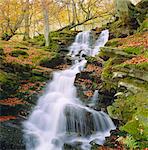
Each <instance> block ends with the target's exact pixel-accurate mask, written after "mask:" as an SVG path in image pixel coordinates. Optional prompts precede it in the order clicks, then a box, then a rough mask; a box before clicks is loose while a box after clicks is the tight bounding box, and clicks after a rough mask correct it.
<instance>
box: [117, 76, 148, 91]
mask: <svg viewBox="0 0 148 150" xmlns="http://www.w3.org/2000/svg"><path fill="white" fill-rule="evenodd" d="M120 81H122V82H125V83H129V84H132V85H133V86H135V87H138V88H140V89H141V90H143V91H145V90H148V82H145V81H142V80H138V79H136V78H132V77H126V78H124V79H121V80H120Z"/></svg>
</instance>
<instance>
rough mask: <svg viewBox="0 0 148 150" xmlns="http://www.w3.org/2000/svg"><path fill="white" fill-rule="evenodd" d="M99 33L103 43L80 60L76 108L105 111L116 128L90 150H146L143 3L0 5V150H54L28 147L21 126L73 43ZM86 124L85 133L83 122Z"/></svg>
mask: <svg viewBox="0 0 148 150" xmlns="http://www.w3.org/2000/svg"><path fill="white" fill-rule="evenodd" d="M104 30H108V31H109V37H108V41H107V43H105V46H103V47H101V48H100V49H99V50H98V54H97V55H95V56H91V55H86V56H85V59H86V61H87V63H86V65H85V67H84V69H83V70H82V71H80V72H78V73H77V74H76V76H75V79H74V83H73V85H74V86H75V88H76V91H77V92H76V93H77V96H76V97H78V98H79V99H80V101H81V102H82V103H83V104H84V106H86V107H88V108H91V109H93V110H95V111H96V112H100V111H103V112H105V113H106V114H108V116H109V117H110V118H111V119H112V121H113V122H114V124H115V126H116V129H114V130H111V131H110V136H107V137H106V138H105V141H104V143H103V144H98V143H96V142H95V140H94V141H91V142H90V143H89V144H90V145H91V148H90V149H91V150H128V149H129V150H136V149H137V150H147V149H148V0H0V149H1V150H55V149H53V148H49V149H47V148H44V149H43V148H38V149H37V148H35V147H34V148H32V149H31V148H28V147H27V146H26V145H27V144H26V143H27V142H29V140H30V139H29V138H28V139H27V140H26V139H25V138H24V132H25V131H24V126H23V123H24V122H25V121H27V120H28V118H29V116H30V115H31V113H32V112H33V110H34V108H36V105H37V104H38V99H40V97H42V96H44V94H45V93H46V92H47V86H48V84H49V82H52V81H53V80H54V78H53V76H54V73H55V72H60V71H64V70H68V69H69V68H70V67H71V66H73V63H74V62H73V59H72V56H69V55H67V54H68V53H69V48H70V46H71V45H72V43H74V41H75V40H76V36H77V35H78V34H79V33H81V32H85V31H90V32H91V33H92V35H93V39H91V40H92V41H91V44H92V45H93V44H94V41H93V40H96V39H97V38H98V37H99V35H100V34H101V32H102V31H104ZM84 42H85V41H84ZM91 44H90V45H91ZM76 56H77V55H76ZM58 84H60V83H58ZM67 84H70V83H68V81H67ZM63 88H64V87H63ZM95 91H97V93H98V94H97V96H96V98H95V104H93V105H91V104H92V99H93V97H94V95H95V94H94V93H95ZM67 92H69V89H67ZM63 103H64V102H63ZM47 105H48V103H47ZM57 109H58V108H57ZM72 110H73V109H72ZM72 110H71V111H72ZM57 111H58V110H57ZM55 114H57V112H56V109H55ZM49 115H50V116H51V114H49ZM79 115H80V116H81V115H82V114H81V113H79ZM87 115H88V116H87V118H88V120H89V117H90V116H91V115H90V116H89V114H87ZM55 116H56V115H53V116H51V117H52V119H53V120H54V119H55V118H56V117H55ZM40 118H41V119H40ZM39 120H40V121H41V122H42V115H39ZM53 122H54V121H53ZM76 122H77V119H76ZM86 124H87V126H88V127H87V130H88V131H87V132H88V133H91V134H93V133H94V132H95V131H92V130H91V126H92V123H91V121H90V122H89V121H86ZM51 126H52V125H51ZM61 126H62V123H61ZM78 126H80V124H78ZM78 134H80V136H81V133H78ZM34 143H37V141H34ZM57 143H58V142H57ZM57 143H56V141H55V145H56V144H57ZM32 145H33V144H32ZM57 145H58V144H57ZM80 145H81V142H76V143H75V144H69V143H68V144H67V143H64V144H63V145H62V149H57V150H89V149H85V148H82V147H81V146H80Z"/></svg>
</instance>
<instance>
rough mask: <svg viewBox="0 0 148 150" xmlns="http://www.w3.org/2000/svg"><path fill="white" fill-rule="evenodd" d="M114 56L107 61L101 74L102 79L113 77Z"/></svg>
mask: <svg viewBox="0 0 148 150" xmlns="http://www.w3.org/2000/svg"><path fill="white" fill-rule="evenodd" d="M113 60H114V58H110V59H109V60H108V61H106V62H105V64H104V68H103V71H102V74H101V78H102V79H107V78H112V65H113Z"/></svg>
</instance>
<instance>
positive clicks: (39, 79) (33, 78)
mask: <svg viewBox="0 0 148 150" xmlns="http://www.w3.org/2000/svg"><path fill="white" fill-rule="evenodd" d="M46 80H47V79H46V78H44V77H42V76H35V75H34V76H32V77H31V78H30V79H29V81H30V82H38V81H39V82H45V81H46Z"/></svg>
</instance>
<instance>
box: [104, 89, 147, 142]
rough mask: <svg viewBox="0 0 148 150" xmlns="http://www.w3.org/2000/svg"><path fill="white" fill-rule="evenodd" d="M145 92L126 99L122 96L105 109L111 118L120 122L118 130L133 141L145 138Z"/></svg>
mask: <svg viewBox="0 0 148 150" xmlns="http://www.w3.org/2000/svg"><path fill="white" fill-rule="evenodd" d="M147 102H148V95H147V91H142V92H139V93H137V94H134V95H130V96H128V97H125V96H122V97H120V98H119V99H116V100H115V102H114V103H113V104H112V105H111V106H109V107H108V108H107V110H108V113H109V115H110V116H111V117H112V118H115V119H118V120H120V121H122V123H123V124H124V125H123V126H122V127H121V128H120V129H122V130H124V131H126V132H128V133H129V134H131V135H132V136H133V137H134V138H135V139H139V140H142V139H146V137H147V135H148V134H147V128H148V124H147V121H146V120H147V119H146V117H147V113H148V109H147Z"/></svg>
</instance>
